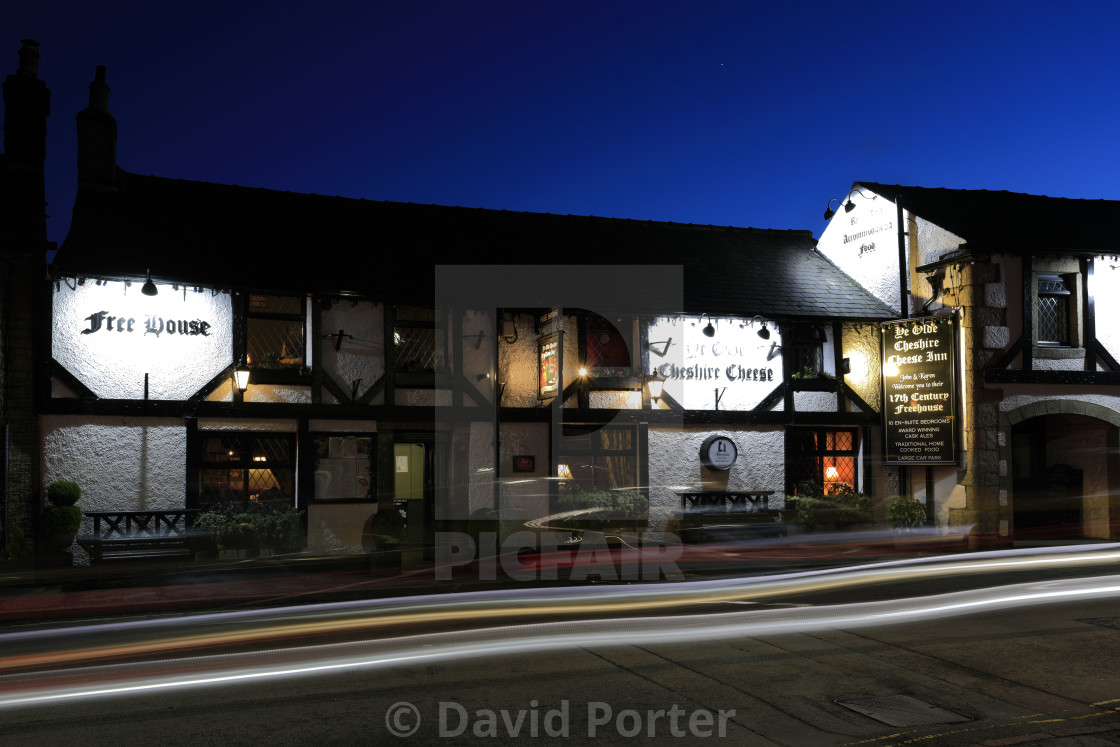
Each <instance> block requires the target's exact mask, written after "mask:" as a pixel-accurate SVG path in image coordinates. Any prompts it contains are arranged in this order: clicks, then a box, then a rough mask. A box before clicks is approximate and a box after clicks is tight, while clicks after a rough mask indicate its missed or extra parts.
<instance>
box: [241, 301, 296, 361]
mask: <svg viewBox="0 0 1120 747" xmlns="http://www.w3.org/2000/svg"><path fill="white" fill-rule="evenodd" d="M305 317H306V315H305V312H304V303H303V298H302V297H300V296H273V295H264V294H261V293H251V294H249V308H248V310H247V311H246V314H245V328H246V346H245V347H246V349H245V362H246V363H248V364H249V365H250V366H255V367H259V368H263V369H300V368H302V367H303V365H304V321H305Z"/></svg>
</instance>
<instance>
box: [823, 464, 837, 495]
mask: <svg viewBox="0 0 1120 747" xmlns="http://www.w3.org/2000/svg"><path fill="white" fill-rule="evenodd" d="M839 479H840V472H839V470H837V469H836V465H835V464H831V465H829V466H828V467H826V468H825V470H824V492H825V494H826V495H830V494H832V493H833V492H834V491H835V490H836V481H837V480H839Z"/></svg>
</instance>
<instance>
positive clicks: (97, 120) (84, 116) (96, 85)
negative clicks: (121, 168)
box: [77, 65, 117, 189]
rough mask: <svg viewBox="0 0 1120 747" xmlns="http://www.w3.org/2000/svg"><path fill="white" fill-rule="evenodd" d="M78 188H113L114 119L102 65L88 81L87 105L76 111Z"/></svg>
mask: <svg viewBox="0 0 1120 747" xmlns="http://www.w3.org/2000/svg"><path fill="white" fill-rule="evenodd" d="M77 121H78V189H112V188H113V187H114V184H115V183H116V172H117V120H115V119H113V115H112V114H110V113H109V86H107V85H106V84H105V66H104V65H98V66H97V73H96V75H95V76H94V79H93V82H92V83H90V84H89V106H88V107H86V108H85V109H83V110H82V111H80V112H78V116H77Z"/></svg>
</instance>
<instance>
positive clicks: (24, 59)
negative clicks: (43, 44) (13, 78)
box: [19, 39, 42, 78]
mask: <svg viewBox="0 0 1120 747" xmlns="http://www.w3.org/2000/svg"><path fill="white" fill-rule="evenodd" d="M20 43H22V44H23V46H22V47H20V50H19V75H27V76H30V77H32V78H38V77H39V58H40V57H42V55H41V54H39V42H37V41H35V40H34V39H20Z"/></svg>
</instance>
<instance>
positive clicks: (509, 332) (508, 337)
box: [498, 319, 517, 345]
mask: <svg viewBox="0 0 1120 747" xmlns="http://www.w3.org/2000/svg"><path fill="white" fill-rule="evenodd" d="M498 336H499V337H501V338H502V339H503V340H505V341H506V342H507V343H508V344H510V345H512V344H513V343H515V342H517V324H516V323H514V321H513V320H512V319H503V320H502V322H501V324H499V325H498Z"/></svg>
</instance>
